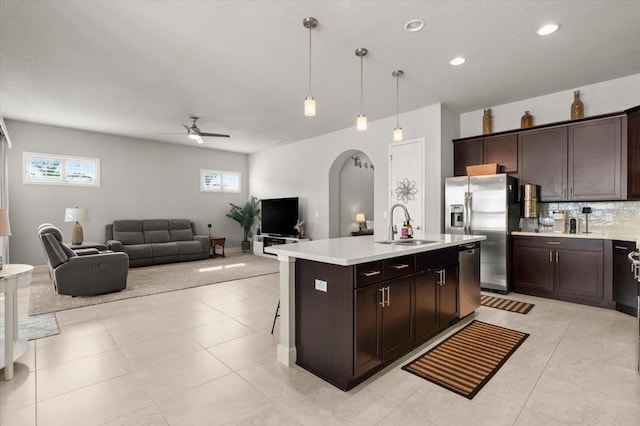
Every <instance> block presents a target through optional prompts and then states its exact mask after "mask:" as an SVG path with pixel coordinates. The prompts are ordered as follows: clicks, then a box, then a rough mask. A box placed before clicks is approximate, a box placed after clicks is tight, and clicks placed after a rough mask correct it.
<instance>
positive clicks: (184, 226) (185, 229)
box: [169, 219, 193, 241]
mask: <svg viewBox="0 0 640 426" xmlns="http://www.w3.org/2000/svg"><path fill="white" fill-rule="evenodd" d="M169 234H170V235H171V241H193V229H192V228H191V221H190V220H189V219H169Z"/></svg>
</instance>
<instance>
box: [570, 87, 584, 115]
mask: <svg viewBox="0 0 640 426" xmlns="http://www.w3.org/2000/svg"><path fill="white" fill-rule="evenodd" d="M582 117H584V104H583V103H582V101H581V100H580V91H579V90H574V92H573V103H572V104H571V119H572V120H575V119H576V118H582Z"/></svg>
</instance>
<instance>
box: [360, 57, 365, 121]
mask: <svg viewBox="0 0 640 426" xmlns="http://www.w3.org/2000/svg"><path fill="white" fill-rule="evenodd" d="M362 70H363V66H362V55H360V114H362V111H363V105H364V102H363V97H364V95H363V93H364V83H363V79H364V77H363V71H362Z"/></svg>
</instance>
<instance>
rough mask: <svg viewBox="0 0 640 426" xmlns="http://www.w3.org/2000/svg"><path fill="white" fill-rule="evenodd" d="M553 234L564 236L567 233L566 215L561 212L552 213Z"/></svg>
mask: <svg viewBox="0 0 640 426" xmlns="http://www.w3.org/2000/svg"><path fill="white" fill-rule="evenodd" d="M553 232H558V233H560V234H564V233H565V232H567V213H566V212H563V211H558V210H556V211H554V212H553Z"/></svg>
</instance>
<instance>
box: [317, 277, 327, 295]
mask: <svg viewBox="0 0 640 426" xmlns="http://www.w3.org/2000/svg"><path fill="white" fill-rule="evenodd" d="M315 287H316V290H318V291H323V292H325V293H326V292H327V282H326V281H322V280H316V286H315Z"/></svg>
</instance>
